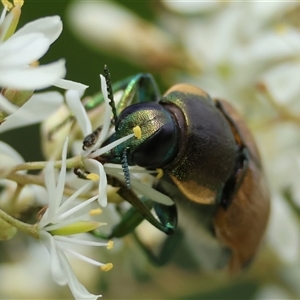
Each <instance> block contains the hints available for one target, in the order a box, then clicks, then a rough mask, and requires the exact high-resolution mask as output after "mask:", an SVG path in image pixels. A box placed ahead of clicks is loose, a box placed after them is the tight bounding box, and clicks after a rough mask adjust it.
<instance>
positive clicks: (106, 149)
mask: <svg viewBox="0 0 300 300" xmlns="http://www.w3.org/2000/svg"><path fill="white" fill-rule="evenodd" d="M133 136H134V134H133V133H131V134H129V135H126V136H124V137H122V138H120V139H118V140H116V141H114V142H112V143H110V144H109V145H107V146H105V147H102V148H100V149H98V150H96V151H95V152H93V153H91V154H90V155H89V157H91V158H95V157H98V156H100V155H102V154H103V153H105V152H107V151H109V150H110V149H112V148H115V147H116V146H118V145H119V144H122V143H123V142H125V141H127V140H128V139H130V138H132V137H133Z"/></svg>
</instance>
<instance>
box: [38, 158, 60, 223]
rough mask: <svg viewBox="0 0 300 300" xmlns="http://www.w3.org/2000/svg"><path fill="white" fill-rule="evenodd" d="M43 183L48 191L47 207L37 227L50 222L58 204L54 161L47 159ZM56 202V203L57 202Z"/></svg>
mask: <svg viewBox="0 0 300 300" xmlns="http://www.w3.org/2000/svg"><path fill="white" fill-rule="evenodd" d="M44 174H45V184H46V188H47V192H48V203H49V204H48V209H47V210H46V211H45V213H44V214H43V216H42V218H41V220H40V222H39V227H40V228H42V227H44V226H45V225H47V224H49V223H51V222H52V219H53V217H54V215H55V212H56V209H57V207H58V206H59V205H60V202H61V198H57V197H56V187H55V173H54V162H53V161H49V163H48V164H47V166H46V168H45V171H44ZM57 202H58V203H57Z"/></svg>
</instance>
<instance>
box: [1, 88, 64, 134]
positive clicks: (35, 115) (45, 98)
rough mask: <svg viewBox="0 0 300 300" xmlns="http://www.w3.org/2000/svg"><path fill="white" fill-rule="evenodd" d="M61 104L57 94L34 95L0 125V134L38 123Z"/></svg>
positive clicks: (60, 98)
mask: <svg viewBox="0 0 300 300" xmlns="http://www.w3.org/2000/svg"><path fill="white" fill-rule="evenodd" d="M62 103H63V97H62V95H61V94H59V93H58V92H46V93H40V94H34V95H33V96H32V97H31V98H30V99H29V100H28V101H27V102H26V103H25V104H24V105H23V106H22V107H20V108H19V109H18V110H17V111H16V112H15V113H14V114H12V115H10V116H8V117H7V118H6V119H5V122H3V123H2V124H1V125H0V132H4V131H7V130H10V129H13V128H18V127H22V126H27V125H31V124H35V123H39V122H41V121H43V120H44V119H46V118H47V117H48V116H49V115H51V114H52V113H54V112H55V111H56V110H57V109H58V108H59V107H60V106H61V104H62Z"/></svg>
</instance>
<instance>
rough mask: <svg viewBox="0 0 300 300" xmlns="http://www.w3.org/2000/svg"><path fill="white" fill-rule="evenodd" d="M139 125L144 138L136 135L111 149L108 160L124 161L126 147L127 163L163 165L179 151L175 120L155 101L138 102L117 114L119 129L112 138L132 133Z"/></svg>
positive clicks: (153, 166)
mask: <svg viewBox="0 0 300 300" xmlns="http://www.w3.org/2000/svg"><path fill="white" fill-rule="evenodd" d="M136 126H139V127H140V129H141V138H139V139H138V138H136V137H133V138H131V139H129V140H127V141H126V142H124V143H122V144H120V145H118V146H117V147H116V148H114V149H113V150H111V152H110V153H109V158H105V160H106V162H113V163H121V162H122V157H123V153H124V151H126V156H127V162H128V165H138V166H141V167H145V168H151V169H152V168H153V169H154V168H161V167H163V166H165V165H166V164H167V163H169V162H170V161H171V160H172V159H173V158H174V157H175V156H176V154H177V147H178V145H177V144H178V133H177V127H176V124H175V121H174V120H173V118H172V116H171V115H170V113H169V112H168V111H167V110H165V109H164V107H163V106H162V105H160V104H159V103H156V102H146V103H145V102H144V103H137V104H133V105H130V106H128V107H126V108H125V109H124V110H123V111H122V112H121V114H120V115H119V117H118V122H117V124H116V132H115V133H114V134H113V136H112V137H110V139H109V142H111V141H113V140H117V139H119V138H122V137H124V136H126V135H128V134H131V133H133V128H134V127H136Z"/></svg>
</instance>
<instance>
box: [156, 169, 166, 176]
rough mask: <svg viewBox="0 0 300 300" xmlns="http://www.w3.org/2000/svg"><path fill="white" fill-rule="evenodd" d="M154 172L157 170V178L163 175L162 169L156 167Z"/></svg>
mask: <svg viewBox="0 0 300 300" xmlns="http://www.w3.org/2000/svg"><path fill="white" fill-rule="evenodd" d="M156 172H157V175H156V178H157V179H160V178H162V177H163V175H164V171H163V169H160V168H157V169H156Z"/></svg>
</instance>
